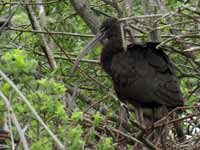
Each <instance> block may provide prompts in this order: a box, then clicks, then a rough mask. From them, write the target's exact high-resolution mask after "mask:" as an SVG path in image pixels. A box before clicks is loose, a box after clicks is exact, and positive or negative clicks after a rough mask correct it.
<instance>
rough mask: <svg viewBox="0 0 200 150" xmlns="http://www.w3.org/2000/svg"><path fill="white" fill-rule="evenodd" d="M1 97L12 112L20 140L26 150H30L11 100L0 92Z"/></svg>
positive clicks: (12, 118)
mask: <svg viewBox="0 0 200 150" xmlns="http://www.w3.org/2000/svg"><path fill="white" fill-rule="evenodd" d="M0 97H1V98H2V99H3V100H4V103H5V104H6V107H7V110H8V111H9V112H10V116H11V120H12V122H13V124H14V125H15V126H16V129H17V131H18V133H19V136H20V139H21V141H22V144H23V147H24V150H29V148H28V143H27V140H26V138H25V135H24V132H23V130H22V128H21V126H20V124H19V121H18V120H17V117H16V115H15V113H14V111H13V108H12V106H11V104H10V102H9V100H8V99H7V97H6V96H5V95H4V94H3V93H2V92H1V91H0Z"/></svg>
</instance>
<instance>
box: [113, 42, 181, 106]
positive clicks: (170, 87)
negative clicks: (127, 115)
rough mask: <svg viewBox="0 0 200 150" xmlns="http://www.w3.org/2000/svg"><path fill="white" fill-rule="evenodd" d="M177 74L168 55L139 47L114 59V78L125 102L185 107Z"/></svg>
mask: <svg viewBox="0 0 200 150" xmlns="http://www.w3.org/2000/svg"><path fill="white" fill-rule="evenodd" d="M173 70H174V68H173V66H172V65H171V63H170V62H169V59H168V57H167V56H166V55H165V54H164V52H162V51H161V50H157V52H155V51H154V49H152V48H149V47H148V46H147V45H137V44H135V45H131V46H129V48H128V51H127V52H122V53H119V54H117V55H115V56H114V57H113V60H112V65H111V71H112V74H111V76H112V79H113V82H114V87H115V90H116V93H117V94H118V96H119V98H120V99H123V100H124V101H129V102H132V101H134V100H135V102H137V103H141V105H146V106H147V107H148V106H150V107H151V105H153V106H154V105H166V106H168V107H176V106H178V105H183V97H182V93H181V91H180V88H179V85H178V82H177V78H176V75H175V72H174V71H173Z"/></svg>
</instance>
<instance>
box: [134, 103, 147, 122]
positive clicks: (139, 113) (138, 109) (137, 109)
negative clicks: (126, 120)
mask: <svg viewBox="0 0 200 150" xmlns="http://www.w3.org/2000/svg"><path fill="white" fill-rule="evenodd" d="M135 116H136V120H137V121H138V122H139V123H140V124H141V125H142V126H145V124H144V116H143V111H142V108H141V107H140V106H138V107H135Z"/></svg>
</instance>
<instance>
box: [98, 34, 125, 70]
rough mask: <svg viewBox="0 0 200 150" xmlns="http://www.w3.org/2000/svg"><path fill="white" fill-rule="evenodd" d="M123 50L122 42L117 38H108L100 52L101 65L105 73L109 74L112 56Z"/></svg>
mask: <svg viewBox="0 0 200 150" xmlns="http://www.w3.org/2000/svg"><path fill="white" fill-rule="evenodd" d="M122 51H123V48H122V42H121V40H120V39H119V38H116V37H113V38H110V39H109V40H108V41H107V43H106V44H105V46H104V48H103V50H102V53H101V65H102V68H103V69H104V70H105V72H106V73H108V74H111V68H110V67H111V63H112V59H113V56H114V55H116V54H117V53H120V52H122Z"/></svg>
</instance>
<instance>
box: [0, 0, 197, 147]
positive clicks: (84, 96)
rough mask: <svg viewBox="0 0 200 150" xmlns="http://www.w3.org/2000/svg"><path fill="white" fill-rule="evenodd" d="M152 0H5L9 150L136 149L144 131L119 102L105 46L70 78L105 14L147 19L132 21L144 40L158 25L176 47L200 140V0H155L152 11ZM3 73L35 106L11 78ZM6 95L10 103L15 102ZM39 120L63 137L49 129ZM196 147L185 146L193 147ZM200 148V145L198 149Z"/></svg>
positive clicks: (193, 129)
mask: <svg viewBox="0 0 200 150" xmlns="http://www.w3.org/2000/svg"><path fill="white" fill-rule="evenodd" d="M155 1H157V0H155ZM159 1H160V0H159ZM78 2H79V4H83V5H84V9H83V10H82V11H78V10H77V7H76V5H77V3H78ZM145 2H147V3H149V6H151V2H150V1H149V0H143V1H140V0H134V1H130V0H119V1H118V2H115V1H110V0H88V2H87V1H85V0H82V1H79V0H71V1H67V0H55V1H53V0H52V1H48V0H46V1H41V0H37V1H28V0H24V1H23V0H20V1H13V2H12V1H7V0H5V1H1V2H0V11H1V16H8V17H7V19H8V21H9V25H8V26H7V25H5V27H4V28H3V29H2V28H0V71H1V73H0V76H1V77H0V92H1V93H0V96H1V98H0V112H1V113H0V126H1V128H3V125H4V124H5V123H6V124H7V129H8V130H9V132H10V133H9V134H10V135H12V136H11V140H10V139H8V140H7V144H6V145H7V146H9V149H11V148H13V149H14V147H15V149H19V150H21V149H25V146H24V143H27V144H28V147H29V149H31V150H56V149H61V148H62V146H63V145H64V146H65V147H66V149H67V150H79V149H88V150H89V149H97V150H112V149H113V150H114V149H120V150H123V149H127V150H129V149H130V150H132V149H133V147H134V144H135V141H134V137H135V133H136V132H137V131H138V130H139V129H138V128H136V127H134V125H133V124H132V122H131V120H134V114H133V113H132V114H131V115H130V116H129V117H130V118H129V121H128V120H126V119H125V121H124V120H123V118H126V117H127V114H126V111H125V109H124V104H122V103H121V102H119V101H118V100H117V97H116V95H115V92H114V89H113V86H112V82H111V80H110V78H109V77H108V75H106V74H105V73H104V72H103V71H102V69H101V67H100V65H99V55H100V52H101V48H102V46H101V44H99V45H97V46H96V47H95V48H93V50H92V51H91V53H89V54H88V55H87V56H86V57H85V58H84V59H83V60H82V61H81V62H80V65H79V68H78V69H77V70H76V72H75V73H74V74H72V75H70V70H71V67H72V66H73V62H74V60H75V59H76V57H77V56H78V55H79V53H80V51H81V50H82V49H83V48H84V46H85V45H86V44H87V43H88V42H89V40H90V39H91V38H92V37H93V34H95V33H96V32H97V29H98V28H99V25H100V23H101V22H102V21H103V20H104V19H105V18H107V17H106V16H105V15H103V14H107V15H110V16H115V17H117V16H118V17H128V16H129V17H133V16H140V17H138V18H137V17H135V18H133V19H132V21H133V22H134V24H135V25H136V27H137V30H136V31H135V33H134V34H135V37H136V39H137V40H138V41H141V42H145V41H149V40H152V39H151V36H149V33H151V32H152V31H154V29H156V31H158V32H157V33H158V34H159V35H160V40H159V41H161V42H162V43H161V44H163V45H167V46H168V47H173V48H169V51H167V53H168V54H169V56H170V58H171V59H172V61H173V62H174V63H175V65H176V67H177V75H178V77H179V79H180V85H181V89H182V91H183V94H184V96H185V99H186V105H187V106H188V107H185V108H182V109H183V110H184V115H183V116H182V117H185V118H186V119H187V120H184V128H185V132H186V133H187V135H188V136H190V138H194V139H195V138H196V137H197V135H198V134H199V133H198V132H197V131H199V109H198V108H199V107H198V102H199V79H200V76H199V74H200V73H199V67H200V53H199V50H200V40H199V39H200V34H199V33H200V32H199V31H200V19H199V16H200V1H198V0H191V1H189V0H186V1H183V0H161V1H160V2H161V3H160V4H157V3H154V5H155V6H153V7H154V8H156V9H155V10H156V11H154V12H151V11H152V10H151V11H149V12H148V11H147V10H146V9H147V8H146V6H145ZM157 2H158V1H157ZM36 4H37V5H36ZM39 4H40V5H39ZM161 6H162V7H161ZM149 9H151V8H149ZM86 10H88V11H89V12H90V13H88V14H87V13H86V12H85V11H86ZM150 12H151V13H150ZM81 13H82V14H81ZM84 13H86V14H84ZM154 13H157V14H159V15H157V16H156V17H153V19H154V20H153V21H154V23H153V25H152V23H151V22H152V20H151V19H148V17H144V15H146V16H148V15H150V14H154ZM85 15H86V16H87V15H88V18H89V17H91V20H93V19H94V20H93V21H94V22H95V23H96V24H95V25H94V24H92V21H91V20H90V19H89V20H87V17H85ZM89 15H91V16H89ZM94 17H95V18H94ZM150 18H152V17H150ZM155 22H156V23H155ZM151 25H152V26H151ZM154 25H155V26H154ZM150 26H151V27H150ZM3 73H4V74H5V75H6V76H7V77H8V78H9V79H10V80H11V81H13V83H14V84H15V85H16V86H17V88H18V89H19V91H20V92H21V94H23V95H24V96H25V98H26V99H27V100H28V101H29V102H30V104H31V105H27V103H26V102H25V101H24V99H23V98H22V96H20V95H19V91H16V90H15V89H14V88H13V87H12V84H10V83H9V82H8V80H5V77H4V76H3ZM5 99H7V100H8V101H9V102H10V106H9V107H7V106H8V105H6V104H5ZM189 106H191V107H189ZM30 108H32V109H33V108H34V109H35V110H36V112H37V114H35V113H34V112H33V111H31V109H30ZM13 114H14V115H16V118H17V120H18V122H19V123H20V126H21V128H22V131H23V132H22V133H21V134H24V136H25V141H24V142H20V138H21V136H20V134H19V132H20V130H19V129H18V128H16V125H15V123H14V122H13V116H12V115H13ZM37 115H38V116H37ZM38 117H40V118H41V119H42V120H43V122H44V124H46V125H47V126H48V128H49V129H50V130H51V131H52V133H53V135H56V137H57V138H56V137H54V138H53V137H52V135H51V134H49V132H48V131H47V130H46V129H45V128H44V125H43V124H41V120H39V119H38ZM58 139H59V141H57V140H58ZM194 139H193V141H194ZM21 140H22V139H21ZM189 140H191V139H189ZM195 140H196V141H198V139H195ZM14 142H15V145H14ZM59 142H60V144H59ZM172 143H173V144H172V145H174V146H176V147H179V146H180V145H181V144H180V143H178V142H177V141H175V140H174V141H172ZM177 143H178V144H177ZM190 144H192V143H191V142H189V143H188V147H187V146H186V147H185V149H187V148H188V149H189V148H191V149H192V148H193V147H192V146H190ZM199 145H200V143H199V142H197V144H196V146H199ZM174 149H175V148H174ZM180 149H181V148H180Z"/></svg>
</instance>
